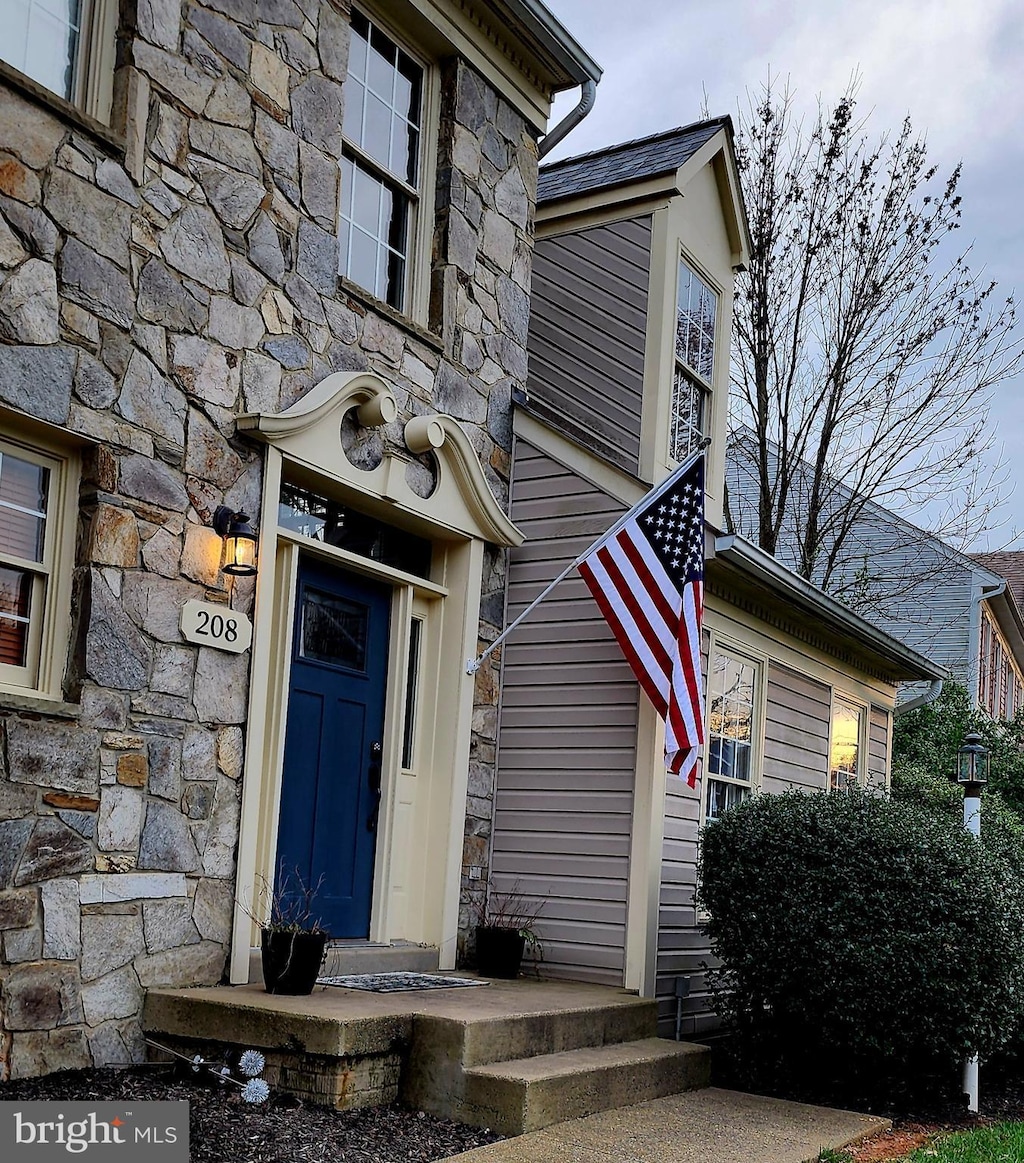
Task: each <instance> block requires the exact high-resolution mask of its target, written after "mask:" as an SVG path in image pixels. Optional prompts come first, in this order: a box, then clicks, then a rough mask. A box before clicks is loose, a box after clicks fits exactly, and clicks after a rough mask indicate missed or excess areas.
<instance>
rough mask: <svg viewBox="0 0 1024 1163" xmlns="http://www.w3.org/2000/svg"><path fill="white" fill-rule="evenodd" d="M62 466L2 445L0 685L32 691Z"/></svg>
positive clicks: (53, 553) (50, 571) (48, 588)
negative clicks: (4, 684) (55, 502)
mask: <svg viewBox="0 0 1024 1163" xmlns="http://www.w3.org/2000/svg"><path fill="white" fill-rule="evenodd" d="M60 466H61V462H60V461H58V460H54V459H51V458H50V457H46V456H42V455H40V454H38V453H36V452H34V451H29V450H27V449H23V448H21V447H19V446H17V445H11V444H8V443H6V442H3V441H0V682H4V683H6V684H9V685H14V686H18V687H26V688H33V687H35V686H36V684H37V681H38V677H39V652H40V647H41V643H42V641H43V623H44V620H45V618H46V616H47V607H48V604H49V602H48V599H49V594H50V591H51V588H52V575H53V568H54V559H55V557H56V548H57V547H56V531H55V529H54V523H55V522H54V517H53V509H54V501H55V497H57V495H58V493H57V487H58V483H59V477H60Z"/></svg>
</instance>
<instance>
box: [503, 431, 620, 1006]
mask: <svg viewBox="0 0 1024 1163" xmlns="http://www.w3.org/2000/svg"><path fill="white" fill-rule="evenodd" d="M621 512H622V506H621V505H619V503H618V502H616V501H614V500H613V499H611V498H609V497H608V496H606V495H605V494H604V493H602V492H601V491H600V490H599V489H597V488H596V487H595V486H593V485H592V484H590V483H589V482H587V481H584V480H582V479H580V478H579V477H577V476H575V475H574V474H573V473H572V472H570V471H569V470H568V469H566V468H564V467H563V466H562V465H560V464H558V463H557V462H556V461H554V460H552V459H551V458H550V457H547V456H544V455H542V454H541V453H539V452H538V451H537V450H536V449H535V448H533V447H531V446H530V445H528V444H527V443H525V442H524V441H522V440H520V441H518V442H517V445H516V452H515V463H514V468H513V482H512V519H513V520H514V521H515V523H516V524H517V525H518V526H519V528H520V529H522V530H523V532H524V533H525V534H526V541H525V543H524V544H523V545H522V546H521V547H520V548H519V549H515V550H513V551H512V555H511V562H510V567H509V591H508V592H509V609H508V618H509V621H511V620H512V619H513V618H514V617H515V616H516V615H517V614H518V613H519V612H520V611H521V610H522V609H523V608H524V607H525V606H526V605H527V604H528V603H529V602H530V601H531V600H532V599H533V598H534V597H536V595H537V594H538V593H539V592H540V590H541V589H542V588H543V587H544V586H545V585H547V583H548V582H550V581H551V580H552V578H554V577H555V576H557V574H558V573H559V572H560V571H561V570H562V569H563V568H564V566H566V565H567V564H568V563H569V562H570V561H571V560H572V559H573V558H574V557H576V556H577V554H579V553H580V552H581V551H582V550H583V549H585V548H586V547H587V546H588V545H589V544H590V543H591V541H593V540H594V539H595V538H596V537H597V536H599V535H600V534H601V533H603V532H604V531H605V530H606V529H607V528H608V527H609V526H610V525H611V524H612V523H613V522H614V520H615V519H616V518H617V517H618V516H619V515H620V513H621ZM637 701H638V690H637V686H636V683H635V682H634V680H633V678H632V675H631V673H630V670H629V667H628V666H627V664H626V662H625V660H624V659H623V657H622V653H621V651H620V650H619V648H618V646H617V644H616V642H615V640H614V638H613V637H612V635H611V632H610V631H609V629H608V627H607V625H606V624H605V622H604V619H603V618H602V617H601V614H600V612H599V611H598V609H597V606H596V605H595V604H594V601H593V599H592V598H591V597H590V593H589V591H588V590H587V588H586V586H585V585H584V583H583V580H582V579H581V578H580V577H579V575H578V574H576V573H575V572H574V573H573V574H572V575H571V576H570V577H569V578H567V579H566V580H565V581H564V582H562V583H561V584H560V585H559V586H558V588H557V589H556V590H555V591H554V593H553V594H552V595H551V596H550V597H549V598H547V599H545V601H544V602H543V604H542V605H541V606H539V607H538V609H537V610H536V612H535V613H533V614H531V616H530V618H529V619H528V620H527V621H526V622H525V623H524V624H523V626H522V627H521V628H520V629H518V630H516V631H515V633H513V634H512V636H511V637H510V638H509V641H508V643H507V644H506V646H505V648H504V659H503V673H502V708H501V729H500V734H499V740H498V785H497V793H496V796H495V818H494V836H493V856H492V882H493V884H494V886H495V887H496V888H498V889H503V888H504V889H508V888H509V887H511V886H512V885H513V884H515V883H516V882H517V881H518V883H519V888H520V890H521V891H522V892H524V893H526V894H527V895H529V896H530V897H533V898H536V899H537V900H542V901H543V902H544V905H543V911H542V914H541V918H540V920H539V921H538V923H537V931H538V933H539V935H540V937H541V940H542V941H543V944H544V963H543V971H544V974H545V975H546V976H551V977H566V978H571V979H574V980H580V981H595V982H602V983H607V984H609V985H621V984H622V980H623V970H624V963H625V934H626V897H627V887H628V879H629V845H630V828H631V823H632V805H633V779H634V775H633V773H634V767H635V763H636V758H635V753H636V729H637Z"/></svg>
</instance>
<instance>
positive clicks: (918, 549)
mask: <svg viewBox="0 0 1024 1163" xmlns="http://www.w3.org/2000/svg"><path fill="white" fill-rule="evenodd" d="M755 463H756V462H755V460H754V458H753V455H752V444H751V434H750V433H748V432H745V431H741V432H738V433H734V434H733V437H732V439H731V441H730V444H729V451H728V454H727V457H726V481H727V484H728V490H729V513H730V516H731V518H732V521H733V524H734V526H735V528H736V530H737V532H739V533H741V534H742V535H743V536H745V537H748V538H750V539H751V540H756V538H757V495H758V493H757V480H756V470H755V467H754V466H755ZM800 485H801V478H800V475H799V474H797V476H796V479H795V482H794V487H795V488H796V489H797V490H799V488H800ZM829 495H830V496H831V497H832V498H834V499H835V501H836V502H837V503H838V504H841V505H842V504H846V503H847V502H848V501H849V500H850V499H851V498H852V496H853V494H852V493H851V492H850V490H849V489H847V488H845V486H843V484H842V482H841V481H832V482H830V490H829ZM777 556H778V558H779V560H780V561H781V562H783V563H786V564H789V565H792V564H794V563H795V561H796V558H797V549H796V533H795V530H794V529H793V527H792V525H791V524H788V523H787V524H785V525H784V526H783V528H782V533H781V536H780V540H779V545H778V551H777ZM1017 559H1018V555H1016V554H1012V553H996V554H979V555H977V556H973V557H972V556H968V555H967V554H965V553H960V552H959V551H958V550H956V549H953V548H952V547H951V546H949V545H947V544H946V543H945V542H944V541H942V540H941V539H940V538H938V537H936V536H935V535H934V534H931V533H927V532H925V531H924V530H923V529H919V528H918V527H917V526H915V525H913V524H911V523H910V522H909V521H907V520H905V519H904V518H903V517H900V516H899V515H898V514H896V513H893V512H891V511H890V510H888V509H885V508H883V507H882V506H881V505H878V504H876V503H875V502H873V501H869V500H866V501H864V502H863V504H862V506H861V508H860V512H859V514H858V516H857V518H856V520H855V521H854V522H853V524H852V526H851V529H850V532H849V535H848V536H847V539H846V541H845V543H844V544H843V547H842V551H841V553H840V554H839V555H838V560H837V565H836V568H835V569H834V570H833V573H832V577H831V579H830V582H829V589H830V591H834V592H835V594H836V596H837V597H839V598H840V599H841V600H842V601H843V602H845V603H846V604H848V605H850V606H852V607H853V608H855V609H857V610H859V612H860V613H862V614H863V616H864V617H865V618H867V619H868V620H869V621H870V622H872V623H873V624H874V625H876V626H878V627H879V628H881V629H882V630H884V631H885V632H886V633H888V634H891V635H892V636H893V637H894V638H898V639H899V640H900V641H901V642H903V643H905V644H906V645H907V646H909V647H911V648H912V649H914V650H916V651H918V652H919V653H920V654H923V655H925V656H926V657H927V658H930V659H931V660H932V661H933V662H936V663H938V665H940V666H942V667H944V668H945V670H946V671H947V672H948V673H949V676H950V677H951V678H953V679H955V680H956V681H957V682H959V683H962V684H963V685H964V686H965V687H966V688H967V689H968V691H969V692H970V694H971V697H972V698H973V699H975V701H976V702H977V704H978V706H979V707H982V708H983V709H984V710H986V711H987V712H988V713H989V714H990V715H992V716H993V717H994V718H1012V717H1013V716H1014V715H1015V714H1016V712H1017V711H1018V710H1020V709H1021V708H1022V707H1024V614H1022V610H1024V606H1022V605H1021V604H1020V602H1019V598H1018V597H1016V596H1015V594H1014V592H1013V590H1012V586H1011V585H1008V584H1007V581H1006V580H1004V578H1005V577H1011V578H1012V577H1014V576H1017V577H1019V575H1020V566H1019V564H1018V563H1017ZM1015 567H1016V572H1015ZM1003 570H1006V571H1007V572H1006V574H1005V575H1004V574H1003ZM921 697H927V692H926V690H925V689H924V688H922V687H920V686H917V685H913V684H910V685H908V686H907V687H905V688H904V689H903V690H902V691H901V695H900V699H901V704H906V703H907V702H909V701H910V700H913V699H917V698H921Z"/></svg>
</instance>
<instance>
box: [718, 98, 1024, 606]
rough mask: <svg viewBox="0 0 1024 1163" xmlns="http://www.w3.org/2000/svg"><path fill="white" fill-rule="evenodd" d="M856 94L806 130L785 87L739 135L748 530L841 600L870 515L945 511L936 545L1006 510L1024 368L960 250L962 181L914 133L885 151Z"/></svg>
mask: <svg viewBox="0 0 1024 1163" xmlns="http://www.w3.org/2000/svg"><path fill="white" fill-rule="evenodd" d="M856 90H857V81H856V79H855V80H854V81H852V82H851V84H850V86H849V87H848V88H847V90H846V92H845V93H844V94H843V95H842V97H841V98H840V99H839V101H838V102H837V103H836V104H835V105H834V106H833V107H832V108H827V107H825V106H824V105H822V104H821V103H819V107H818V111H817V115H816V117H815V118H814V120H813V123H811V124H810V125H809V126H805V125H804V124H803V123H802V122H800V121H798V120H797V119H796V118H795V116H794V108H793V100H792V96H791V94H790V92H789V90H788V89H786V88H783V89H782V91H781V92H780V91H778V90H777V89H776V88H775V87H774V84H773V80H772V78H771V77H769V78H768V81H767V82H766V84H765V85H764V86H763V87H762V89H761V91H760V93H759V94H758V95H757V96H756V98H751V99H750V101H749V108H748V110H747V111H746V113H745V114H744V113H743V112H741V115H740V119H739V120H740V126H739V132H738V134H737V156H738V161H739V167H740V173H741V178H742V183H743V191H744V195H745V197H746V201H747V208H748V214H749V220H750V228H751V236H752V248H751V259H750V265H749V269H748V270H747V271H746V272H745V273H744V274H743V275H742V276H741V277H740V279H739V280H738V282H737V293H736V306H735V325H734V337H735V343H734V351H733V367H732V377H733V401H732V409H731V414H732V418H733V420H734V422H736V423H739V424H743V425H746V426H748V427H749V428H750V429H752V430H753V432H754V433H755V434H756V441H755V446H754V448H753V449H752V450H750V453H749V454H750V455H751V456H752V457H753V458H754V460H755V475H756V486H757V487H756V495H757V505H756V509H757V512H756V518H755V516H754V514H751V513H750V512H749V510H748V511H747V512H746V516H745V518H744V520H745V522H746V524H745V527H741V528H740V531H741V532H744V533H746V534H748V535H750V536H752V537H754V539H756V540H757V542H758V544H759V545H760V546H761V547H762V548H763V549H765V550H767V551H768V552H770V553H776V552H777V551H778V549H779V546H780V538H781V537H782V536H783V535H784V534H785V535H786V537H788V538H789V539H790V541H791V542H793V543H795V546H796V552H795V554H794V564H795V567H796V568H797V570H798V572H799V573H801V574H802V575H803V576H804V577H806V578H809V579H812V580H814V581H816V582H817V583H818V584H820V585H823V586H824V587H825V588H829V587H830V583H831V582H832V580H833V578H835V579H836V580H837V584H838V583H839V575H840V574H842V575H843V577H844V578H846V577H848V571H847V570H842V569H840V565H841V564H842V562H843V559H844V545H845V544H846V543H847V542H848V540H849V538H850V536H851V534H852V531H853V529H854V527H855V525H856V522H857V520H858V518H859V517H861V515H862V513H863V506H864V505H865V503H867V502H868V501H871V502H875V503H877V504H880V505H883V506H886V507H893V506H898V507H900V508H901V509H902V510H903V511H904V512H905V513H906V512H907V511H908V508H909V509H910V511H911V512H913V510H914V509H915V508H917V509H922V508H924V507H926V506H930V505H932V504H933V502H935V501H936V500H940V499H941V500H942V501H943V502H944V503H945V505H946V509H947V513H946V516H945V518H944V519H943V522H942V525H943V529H941V530H940V529H934V530H933V531H934V532H936V533H939V534H941V533H942V532H946V533H947V534H948V533H949V532H950V531H952V530H962V531H963V532H965V533H966V532H967V531H968V530H969V529H970V530H971V531H973V532H977V530H978V525H979V522H980V523H981V524H984V522H985V520H987V513H988V512H989V511H990V510H991V509H992V508H993V507H994V504H995V502H996V501H997V498H996V497H994V496H993V495H992V494H991V493H990V492H989V493H985V492H983V490H981V489H979V487H978V485H979V480H978V466H979V462H980V458H981V457H982V454H983V453H985V452H986V451H987V449H988V448H989V445H990V435H989V430H988V403H989V394H990V391H991V389H992V388H993V387H994V386H995V385H997V384H999V383H1000V382H1002V381H1003V380H1005V379H1007V378H1009V377H1011V376H1013V375H1014V374H1016V372H1017V371H1019V370H1020V369H1021V367H1022V366H1024V350H1022V342H1021V336H1020V334H1019V332H1018V329H1017V323H1016V314H1015V308H1014V303H1013V299H1012V298H1007V299H1005V300H1002V301H1001V300H1000V299H999V298H998V296H997V295H996V287H995V284H994V283H991V282H986V281H984V280H983V279H979V278H978V277H977V276H976V275H974V274H973V273H972V272H971V270H970V267H969V265H968V257H969V248H968V249H965V250H957V249H954V248H953V246H952V236H953V232H954V231H956V230H958V229H959V227H960V215H961V204H960V196H959V194H958V193H957V188H958V185H959V180H960V168H959V166H958V167H956V168H955V169H953V171H952V172H951V173H950V174H949V175H948V176H945V177H943V176H941V175H940V174H939V172H938V168H937V167H935V166H933V165H929V163H928V158H927V149H926V146H925V142H924V140H923V139H922V138H921V137H919V136H917V135H916V134H915V132H914V130H913V127H912V125H911V123H910V121H909V119H908V120H906V121H904V123H903V125H902V126H901V127H900V129H899V130H898V131H897V132H895V133H894V134H892V135H883V136H882V137H880V138H878V139H877V140H873V139H871V138H869V137H868V135H867V133H866V132H865V128H864V124H863V122H859V121H858V120H857V119H856V116H855V110H856ZM998 479H999V478H998V476H997V477H996V478H995V480H996V481H998ZM992 484H993V481H989V482H988V485H989V488H991V487H992ZM732 508H733V509H734V510H735V509H737V505H736V503H735V498H733V505H732ZM739 508H740V509H742V508H743V507H742V506H739ZM968 515H970V516H971V517H972V518H973V522H972V523H970V524H969V522H968Z"/></svg>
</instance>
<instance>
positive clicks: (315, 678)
mask: <svg viewBox="0 0 1024 1163" xmlns="http://www.w3.org/2000/svg"><path fill="white" fill-rule="evenodd" d="M390 611H391V590H390V589H389V588H388V587H387V586H384V585H380V584H378V583H376V582H372V581H369V580H367V579H366V578H362V577H359V576H357V575H355V574H350V573H345V572H344V571H342V570H340V569H335V568H333V567H331V566H329V565H326V564H324V563H323V562H321V561H316V560H314V559H313V558H306V557H303V558H301V559H300V563H299V579H298V591H297V593H296V602H295V628H294V635H293V644H292V662H291V684H290V690H289V696H288V724H287V731H286V735H285V748H284V777H283V786H282V791H281V816H280V826H279V829H278V842H277V886H276V887H277V892H278V894H279V895H281V896H282V898H283V904H284V906H285V908H289V907H291V908H296V907H299V902H298V900H297V898H298V896H299V895H300V893H301V892H302V891H303V890H305V889H315V890H316V891H315V896H314V899H313V904H312V916H313V917H314V918H319V920H320V923H321V924H322V925H323V927H324V928H325V929H327V930H328V932H329V933H330V934H331V936H332V937H366V936H368V935H369V932H370V894H371V890H372V888H373V861H374V852H375V848H376V837H377V808H378V805H379V803H380V778H381V770H380V750H381V738H382V731H383V726H384V688H385V681H386V678H387V654H388V623H389V618H390Z"/></svg>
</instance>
